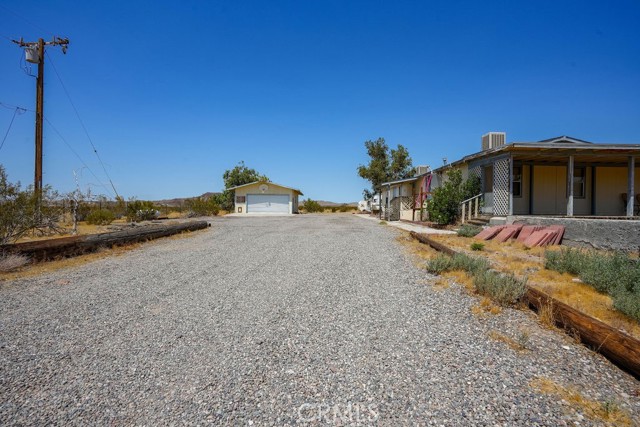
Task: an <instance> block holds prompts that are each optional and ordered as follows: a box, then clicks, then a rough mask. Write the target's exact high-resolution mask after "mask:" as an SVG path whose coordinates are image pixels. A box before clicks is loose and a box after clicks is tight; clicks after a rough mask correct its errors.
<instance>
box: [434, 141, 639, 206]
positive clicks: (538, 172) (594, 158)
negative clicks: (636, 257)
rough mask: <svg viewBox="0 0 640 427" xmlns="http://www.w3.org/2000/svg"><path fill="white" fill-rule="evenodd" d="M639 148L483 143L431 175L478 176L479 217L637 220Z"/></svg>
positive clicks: (574, 143) (572, 143)
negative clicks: (456, 172)
mask: <svg viewBox="0 0 640 427" xmlns="http://www.w3.org/2000/svg"><path fill="white" fill-rule="evenodd" d="M638 158H640V145H638V144H596V143H591V142H587V141H582V140H579V139H576V138H572V137H569V136H561V137H557V138H552V139H546V140H543V141H538V142H513V143H509V144H506V135H505V134H504V133H502V132H491V133H488V134H486V135H483V137H482V151H479V152H477V153H475V154H471V155H469V156H466V157H464V158H462V159H461V160H458V161H456V162H453V163H451V164H449V165H446V166H443V167H440V168H438V169H436V170H434V175H435V176H434V179H433V184H434V185H435V186H437V185H438V183H440V182H443V181H444V180H445V179H446V172H447V170H448V169H449V168H451V167H454V168H459V169H461V170H462V174H463V177H465V178H467V177H469V176H472V175H475V176H479V177H480V180H481V183H482V194H481V195H479V196H480V197H481V198H482V199H483V201H482V205H483V207H482V211H483V213H485V214H487V215H490V216H501V217H506V216H514V215H536V216H537V215H549V216H568V217H573V216H592V217H622V216H624V217H633V216H638V215H640V194H639V193H640V164H638V162H637V159H638Z"/></svg>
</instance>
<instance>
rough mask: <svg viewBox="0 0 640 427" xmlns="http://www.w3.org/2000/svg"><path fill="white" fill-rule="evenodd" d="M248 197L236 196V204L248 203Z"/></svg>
mask: <svg viewBox="0 0 640 427" xmlns="http://www.w3.org/2000/svg"><path fill="white" fill-rule="evenodd" d="M246 200H247V197H246V196H236V203H246Z"/></svg>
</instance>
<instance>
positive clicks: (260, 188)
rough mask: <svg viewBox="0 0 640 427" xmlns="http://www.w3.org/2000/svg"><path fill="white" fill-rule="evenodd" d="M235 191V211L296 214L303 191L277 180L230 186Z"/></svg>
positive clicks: (240, 212)
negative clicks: (276, 181) (277, 182)
mask: <svg viewBox="0 0 640 427" xmlns="http://www.w3.org/2000/svg"><path fill="white" fill-rule="evenodd" d="M229 190H234V191H235V213H239V214H262V215H269V214H294V213H298V197H299V196H302V195H303V194H302V192H301V191H300V190H298V189H295V188H290V187H285V186H284V185H280V184H276V183H275V182H267V181H256V182H252V183H250V184H244V185H239V186H237V187H232V188H229Z"/></svg>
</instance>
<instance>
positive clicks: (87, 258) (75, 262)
mask: <svg viewBox="0 0 640 427" xmlns="http://www.w3.org/2000/svg"><path fill="white" fill-rule="evenodd" d="M198 231H202V230H198ZM195 234H196V232H193V231H185V232H182V233H178V234H173V235H171V236H167V237H162V238H160V239H154V240H153V241H148V242H137V243H127V244H126V245H120V246H113V247H111V248H105V247H103V248H100V249H98V250H97V251H95V252H92V253H88V254H85V255H78V256H75V257H71V258H61V259H57V260H53V261H44V262H39V263H35V264H28V265H26V266H25V267H24V268H21V269H19V270H16V271H11V272H2V271H0V282H2V281H9V280H16V279H25V278H29V277H36V276H40V275H43V274H48V273H52V272H55V271H58V270H62V269H65V268H72V267H78V266H81V265H84V264H88V263H90V262H93V261H97V260H100V259H104V258H107V257H112V256H122V255H124V254H126V253H127V252H129V251H132V250H134V249H138V248H140V247H141V246H142V245H144V244H149V243H153V242H158V241H161V240H163V239H171V240H177V239H184V238H188V237H192V236H195Z"/></svg>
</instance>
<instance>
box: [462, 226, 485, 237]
mask: <svg viewBox="0 0 640 427" xmlns="http://www.w3.org/2000/svg"><path fill="white" fill-rule="evenodd" d="M481 231H482V227H478V226H477V225H471V224H463V225H462V226H461V227H460V228H459V229H458V236H461V237H473V236H475V235H476V234H478V233H480V232H481Z"/></svg>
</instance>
